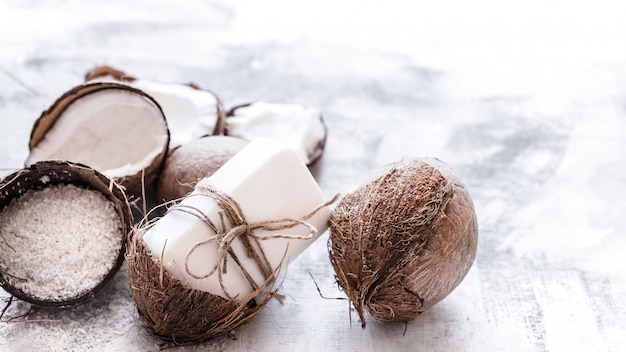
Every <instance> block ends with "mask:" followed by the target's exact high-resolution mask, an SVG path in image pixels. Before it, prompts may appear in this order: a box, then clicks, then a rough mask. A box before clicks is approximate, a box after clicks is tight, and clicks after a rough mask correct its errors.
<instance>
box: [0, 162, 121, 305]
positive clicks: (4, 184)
mask: <svg viewBox="0 0 626 352" xmlns="http://www.w3.org/2000/svg"><path fill="white" fill-rule="evenodd" d="M58 184H72V185H75V186H79V187H82V188H87V189H92V190H96V191H98V192H100V193H102V194H103V195H104V196H105V197H106V198H107V199H108V200H110V201H111V202H112V203H113V204H114V206H115V210H116V211H117V213H118V215H119V218H120V225H121V228H120V238H121V243H122V246H121V247H120V250H119V253H118V254H117V256H116V257H115V258H103V260H111V262H114V263H115V264H114V265H113V267H112V268H111V270H110V271H109V273H108V274H107V275H106V276H105V277H104V278H103V279H102V281H101V282H100V283H99V284H98V285H97V286H95V287H93V288H92V289H90V290H89V291H87V292H85V293H84V294H82V295H80V296H78V297H68V298H67V299H64V300H42V299H38V298H35V297H32V296H31V295H29V294H28V293H26V292H23V291H22V290H20V289H18V288H16V287H15V286H13V285H11V284H10V283H9V282H8V281H7V278H5V276H4V273H3V272H0V285H1V286H2V287H3V288H4V289H5V290H6V291H7V292H9V293H10V294H11V295H13V296H15V297H17V298H19V299H21V300H23V301H27V302H29V303H32V304H35V305H39V306H46V307H67V306H71V305H73V304H76V303H79V302H83V301H85V300H87V299H88V298H90V297H92V296H93V295H95V294H96V293H97V292H98V291H100V290H101V289H102V287H104V286H105V285H106V284H107V283H108V282H109V281H110V280H111V279H112V278H113V276H114V275H115V273H116V272H117V271H118V270H119V268H120V266H121V265H122V263H123V261H124V254H125V252H126V250H125V248H126V242H127V239H128V234H129V232H130V230H131V224H132V222H133V220H132V215H131V211H130V206H129V204H128V201H127V199H126V195H125V193H124V191H123V190H122V188H121V187H120V186H119V185H118V184H117V183H115V182H114V181H112V180H111V179H109V178H108V177H106V176H105V175H103V174H101V173H100V172H98V171H96V170H94V169H93V168H91V167H89V166H87V165H84V164H79V163H73V162H69V161H41V162H38V163H35V164H33V165H31V166H30V167H28V168H24V169H21V170H19V171H16V172H15V173H13V174H11V175H8V176H7V177H6V178H4V179H3V180H2V181H1V182H0V211H1V210H2V209H4V208H5V207H7V206H8V205H9V203H10V202H11V201H12V200H13V199H16V198H18V197H20V196H21V195H22V194H24V193H25V192H26V191H28V190H31V189H42V188H45V187H48V186H52V185H58ZM97 240H98V239H97V238H94V241H97ZM32 254H33V256H39V257H42V256H43V257H45V255H46V253H32ZM49 260H51V261H54V260H63V258H49Z"/></svg>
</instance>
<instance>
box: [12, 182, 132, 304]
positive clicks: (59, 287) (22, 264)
mask: <svg viewBox="0 0 626 352" xmlns="http://www.w3.org/2000/svg"><path fill="white" fill-rule="evenodd" d="M120 228H121V223H120V219H119V216H118V214H117V212H116V211H115V208H114V206H113V203H111V202H110V201H109V200H108V199H107V198H105V197H104V195H102V194H101V193H100V192H97V191H94V190H88V189H84V188H80V187H77V186H74V185H55V186H49V187H46V188H44V189H41V190H29V191H27V192H26V193H24V194H23V195H22V196H21V197H19V198H17V199H14V200H12V201H11V203H10V204H9V205H8V206H7V207H5V209H4V210H2V211H1V212H0V235H1V238H0V253H2V255H1V256H0V270H2V273H3V276H4V277H5V279H6V280H7V281H8V282H9V283H10V284H11V285H13V286H15V287H16V288H18V289H20V290H22V291H23V292H25V293H27V294H29V295H31V296H32V297H34V298H38V299H42V300H66V299H71V298H75V297H78V296H80V295H82V294H84V293H87V292H88V291H89V290H91V289H93V288H94V287H95V286H97V285H98V284H99V283H100V282H102V279H103V278H104V277H105V276H106V275H107V273H108V272H109V271H110V270H111V269H112V268H113V267H114V265H115V262H116V259H117V256H118V253H119V251H120V249H121V246H122V236H121V235H120Z"/></svg>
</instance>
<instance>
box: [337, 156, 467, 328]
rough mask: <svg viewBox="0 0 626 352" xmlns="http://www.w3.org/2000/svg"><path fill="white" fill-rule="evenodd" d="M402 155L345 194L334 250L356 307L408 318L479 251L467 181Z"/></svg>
mask: <svg viewBox="0 0 626 352" xmlns="http://www.w3.org/2000/svg"><path fill="white" fill-rule="evenodd" d="M431 163H432V164H435V166H433V165H431V164H430V163H426V162H424V161H419V160H414V161H409V162H402V163H399V164H397V165H395V166H394V167H392V168H391V170H389V171H388V172H387V173H385V174H384V175H383V176H381V177H379V178H377V179H376V180H374V181H372V182H370V183H368V184H366V185H364V186H362V187H361V188H359V189H358V190H356V191H355V192H353V193H351V194H348V195H346V196H344V197H343V198H342V200H341V201H340V202H339V204H338V205H337V207H336V208H335V209H334V211H333V213H332V215H331V219H330V238H329V255H330V261H331V263H332V265H333V268H334V270H335V272H336V277H337V282H338V284H339V285H340V287H341V288H342V289H343V290H344V291H345V293H346V294H347V296H348V298H349V300H350V301H351V303H352V304H353V305H354V307H355V308H356V310H357V312H358V313H359V316H360V318H361V324H362V326H363V328H365V325H366V322H365V317H364V313H363V312H364V311H367V312H368V313H369V314H370V315H371V316H372V317H374V318H376V319H378V320H381V321H403V322H407V321H409V320H411V319H413V318H415V317H416V316H417V315H418V314H420V313H421V312H424V311H425V310H427V309H429V308H430V307H432V306H433V305H434V304H435V303H437V302H439V301H441V300H442V299H443V298H444V297H445V296H447V295H448V294H449V293H450V292H451V291H452V290H453V289H454V288H455V287H456V286H457V285H458V284H459V283H460V282H461V281H462V280H463V278H464V277H465V275H466V274H467V272H468V271H469V269H470V267H471V265H472V263H473V260H474V258H475V256H476V248H477V238H478V226H477V221H476V215H475V212H474V207H473V205H472V200H471V198H470V196H469V194H468V193H467V190H466V189H465V188H464V186H463V184H462V183H461V182H460V181H459V180H458V179H457V178H456V177H455V176H454V175H452V174H451V173H450V172H449V170H448V169H446V168H445V166H444V165H443V164H437V163H435V162H431Z"/></svg>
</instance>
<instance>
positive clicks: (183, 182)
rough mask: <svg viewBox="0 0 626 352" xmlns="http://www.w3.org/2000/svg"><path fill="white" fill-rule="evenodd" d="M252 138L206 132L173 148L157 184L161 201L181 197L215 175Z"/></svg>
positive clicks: (156, 196) (156, 188)
mask: <svg viewBox="0 0 626 352" xmlns="http://www.w3.org/2000/svg"><path fill="white" fill-rule="evenodd" d="M247 143H248V142H247V141H245V140H243V139H240V138H236V137H229V136H206V137H203V138H200V139H197V140H194V141H191V142H189V143H187V144H183V145H182V146H180V147H178V148H176V149H174V150H172V151H170V153H169V154H168V156H167V159H166V160H165V165H164V166H163V171H162V172H161V175H160V176H159V179H158V180H157V183H156V187H155V199H156V201H157V202H163V203H167V202H171V201H174V200H177V199H181V198H183V197H184V196H186V195H187V194H188V193H190V192H191V191H193V189H194V187H195V185H196V183H197V182H198V181H199V180H200V179H203V178H205V177H209V176H211V175H212V174H213V173H214V172H215V171H217V169H219V168H220V167H221V166H222V165H224V163H226V162H227V161H228V160H229V159H230V158H232V157H233V155H235V154H236V153H237V152H238V151H239V150H241V148H243V147H244V146H245V145H246V144H247Z"/></svg>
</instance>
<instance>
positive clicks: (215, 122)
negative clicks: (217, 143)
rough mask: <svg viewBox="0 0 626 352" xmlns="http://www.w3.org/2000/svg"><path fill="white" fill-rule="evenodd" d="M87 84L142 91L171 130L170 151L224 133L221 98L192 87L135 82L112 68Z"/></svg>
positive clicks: (90, 77)
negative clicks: (157, 106)
mask: <svg viewBox="0 0 626 352" xmlns="http://www.w3.org/2000/svg"><path fill="white" fill-rule="evenodd" d="M85 80H86V81H87V82H101V81H104V82H107V81H108V82H117V83H123V84H127V85H129V86H131V87H135V88H138V89H141V90H142V91H144V92H146V93H147V94H149V95H150V96H152V97H153V98H154V99H155V100H156V101H157V102H158V103H159V105H160V106H161V108H162V109H163V112H164V113H165V117H166V118H167V124H168V126H169V128H170V133H171V141H170V148H175V147H177V146H179V145H182V144H184V143H187V142H189V141H191V140H193V139H195V138H198V137H201V136H204V135H220V134H223V132H224V119H225V118H226V113H225V111H224V106H223V104H222V101H221V100H220V98H219V97H218V96H217V95H216V94H215V93H213V92H211V91H209V90H206V89H201V88H200V87H198V86H197V85H195V84H193V83H189V84H178V83H165V82H158V81H153V80H149V79H144V78H136V77H133V76H131V75H128V74H126V73H124V72H122V71H120V70H117V69H115V68H113V67H110V66H98V67H96V68H94V69H92V70H91V71H89V72H87V74H86V75H85Z"/></svg>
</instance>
